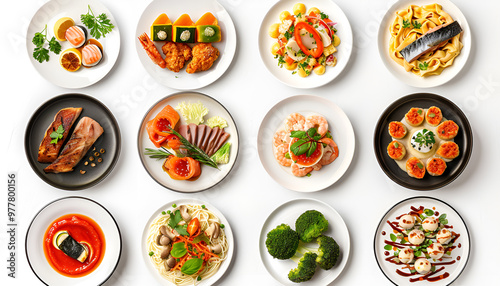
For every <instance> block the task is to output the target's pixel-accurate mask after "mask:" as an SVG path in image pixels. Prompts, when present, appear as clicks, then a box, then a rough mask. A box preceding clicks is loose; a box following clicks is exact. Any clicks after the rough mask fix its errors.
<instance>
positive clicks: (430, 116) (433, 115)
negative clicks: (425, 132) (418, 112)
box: [425, 106, 443, 126]
mask: <svg viewBox="0 0 500 286" xmlns="http://www.w3.org/2000/svg"><path fill="white" fill-rule="evenodd" d="M441 120H443V113H442V112H441V109H439V107H436V106H431V107H429V109H427V112H426V113H425V122H427V123H428V124H429V125H430V126H438V124H439V123H441Z"/></svg>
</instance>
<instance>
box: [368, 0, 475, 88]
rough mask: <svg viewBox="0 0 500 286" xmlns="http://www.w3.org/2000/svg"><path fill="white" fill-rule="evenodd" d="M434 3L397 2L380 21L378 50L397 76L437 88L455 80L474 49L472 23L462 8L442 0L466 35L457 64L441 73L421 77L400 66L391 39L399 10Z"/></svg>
mask: <svg viewBox="0 0 500 286" xmlns="http://www.w3.org/2000/svg"><path fill="white" fill-rule="evenodd" d="M432 3H434V2H433V1H427V0H401V1H397V2H396V3H394V4H393V5H392V6H391V7H390V8H389V10H387V12H386V13H385V15H384V18H383V19H382V21H381V22H380V26H379V29H378V40H377V45H378V52H379V54H380V58H381V59H382V62H383V63H384V65H385V67H386V68H387V69H388V70H389V71H390V72H391V73H392V75H393V76H394V77H396V78H397V79H399V80H400V81H402V82H404V83H406V84H407V85H410V86H414V87H424V88H426V87H436V86H440V85H442V84H445V83H447V82H448V81H450V80H452V79H453V78H454V77H455V76H456V75H457V74H458V73H459V72H460V71H461V70H462V69H463V68H464V67H465V64H466V63H467V59H468V58H469V55H470V52H471V49H472V37H471V31H470V29H469V24H468V23H467V19H466V18H465V16H464V14H462V12H461V11H460V9H459V8H458V7H457V6H456V5H455V4H453V3H452V2H451V1H449V0H440V1H439V2H438V4H439V5H441V6H442V7H443V10H444V11H445V12H446V13H448V14H450V16H451V17H452V18H453V19H454V20H456V21H458V23H459V24H460V26H461V27H462V30H463V35H462V39H461V42H462V43H463V44H464V46H463V48H462V50H461V51H460V55H458V56H457V57H456V58H455V60H454V62H453V65H451V66H449V67H447V68H445V69H444V70H443V72H442V73H441V74H440V75H433V76H429V77H420V76H418V75H415V74H413V73H411V72H407V71H405V69H404V68H403V67H402V66H400V65H398V64H397V63H396V62H395V61H394V60H393V59H392V58H391V56H390V54H389V41H390V39H391V34H390V33H389V27H390V25H391V24H392V23H393V22H394V19H395V17H396V12H397V11H399V10H403V9H406V8H408V6H410V5H416V6H422V5H428V4H432Z"/></svg>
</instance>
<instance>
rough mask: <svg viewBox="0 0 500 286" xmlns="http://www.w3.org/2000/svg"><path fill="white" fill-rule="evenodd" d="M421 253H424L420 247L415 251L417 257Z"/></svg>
mask: <svg viewBox="0 0 500 286" xmlns="http://www.w3.org/2000/svg"><path fill="white" fill-rule="evenodd" d="M420 255H422V251H421V250H420V249H419V250H417V251H415V257H419V256H420Z"/></svg>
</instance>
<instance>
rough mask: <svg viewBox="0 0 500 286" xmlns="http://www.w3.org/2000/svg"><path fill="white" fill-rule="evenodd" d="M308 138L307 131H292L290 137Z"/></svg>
mask: <svg viewBox="0 0 500 286" xmlns="http://www.w3.org/2000/svg"><path fill="white" fill-rule="evenodd" d="M305 136H306V132H305V131H292V132H291V133H290V137H292V138H304V137H305Z"/></svg>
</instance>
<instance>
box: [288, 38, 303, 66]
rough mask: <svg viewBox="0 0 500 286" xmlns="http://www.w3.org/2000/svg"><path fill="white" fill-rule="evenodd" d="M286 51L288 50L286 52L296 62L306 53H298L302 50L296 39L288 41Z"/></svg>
mask: <svg viewBox="0 0 500 286" xmlns="http://www.w3.org/2000/svg"><path fill="white" fill-rule="evenodd" d="M285 51H286V54H287V55H288V56H289V57H290V58H292V59H293V60H294V61H296V62H298V61H301V60H302V59H304V53H300V54H298V52H299V51H301V50H300V47H299V45H298V44H297V42H296V41H295V40H294V39H290V40H288V43H286V46H285Z"/></svg>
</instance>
